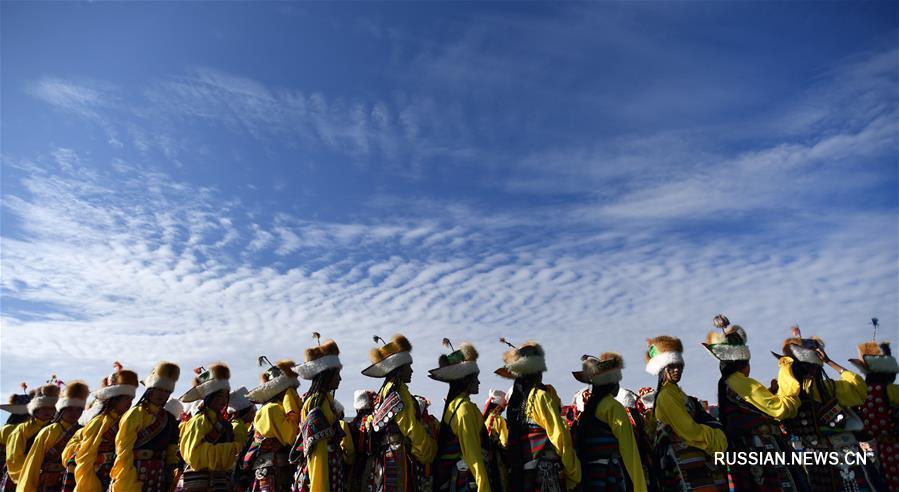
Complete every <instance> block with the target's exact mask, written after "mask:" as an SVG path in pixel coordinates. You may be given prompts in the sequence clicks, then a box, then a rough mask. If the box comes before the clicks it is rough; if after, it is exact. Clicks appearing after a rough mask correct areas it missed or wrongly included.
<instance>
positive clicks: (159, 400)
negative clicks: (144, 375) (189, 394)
mask: <svg viewBox="0 0 899 492" xmlns="http://www.w3.org/2000/svg"><path fill="white" fill-rule="evenodd" d="M171 396H172V392H171V391H167V390H164V389H162V388H148V389H147V391H146V392H144V398H143V399H144V401H147V402H149V403H152V404H153V405H156V406H157V407H162V406H163V405H165V402H167V401H169V398H170V397H171Z"/></svg>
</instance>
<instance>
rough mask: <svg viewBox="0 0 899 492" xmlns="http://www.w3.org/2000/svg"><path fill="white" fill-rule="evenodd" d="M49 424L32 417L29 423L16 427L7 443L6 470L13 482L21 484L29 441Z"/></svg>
mask: <svg viewBox="0 0 899 492" xmlns="http://www.w3.org/2000/svg"><path fill="white" fill-rule="evenodd" d="M47 422H48V421H47V420H38V419H36V418H33V417H32V418H31V419H29V420H28V421H27V422H23V423H21V424H19V425H18V426H16V428H15V429H13V431H12V433H11V434H10V435H9V438H8V439H7V441H6V470H7V472H9V478H10V479H12V481H13V482H15V483H19V477H20V476H21V474H22V467H23V466H24V465H25V458H26V457H27V456H26V453H25V447H26V446H27V445H28V440H29V439H31V438H32V437H34V436H35V435H36V434H37V433H38V432H39V431H40V430H41V429H43V428H44V426H45V425H47Z"/></svg>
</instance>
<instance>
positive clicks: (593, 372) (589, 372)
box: [571, 352, 624, 386]
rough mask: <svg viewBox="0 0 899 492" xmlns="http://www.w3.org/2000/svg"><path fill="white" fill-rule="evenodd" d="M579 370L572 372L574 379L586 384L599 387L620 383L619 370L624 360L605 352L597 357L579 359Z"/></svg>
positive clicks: (618, 355)
mask: <svg viewBox="0 0 899 492" xmlns="http://www.w3.org/2000/svg"><path fill="white" fill-rule="evenodd" d="M581 366H582V368H581V370H580V371H573V372H572V373H571V374H572V375H573V376H574V379H577V380H578V381H580V382H582V383H586V384H593V385H596V386H600V385H603V384H612V383H617V382H620V381H621V370H622V369H624V359H623V358H622V357H621V354H618V353H615V352H606V353H604V354H602V355H600V356H599V357H594V356H592V355H584V356H582V357H581Z"/></svg>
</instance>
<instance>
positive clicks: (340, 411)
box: [334, 400, 346, 418]
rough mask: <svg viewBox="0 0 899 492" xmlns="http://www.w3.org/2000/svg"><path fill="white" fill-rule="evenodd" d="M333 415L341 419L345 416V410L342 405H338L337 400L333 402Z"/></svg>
mask: <svg viewBox="0 0 899 492" xmlns="http://www.w3.org/2000/svg"><path fill="white" fill-rule="evenodd" d="M334 415H335V416H337V418H342V417H344V416H345V415H346V409H345V408H344V407H343V403H340V402H339V401H337V400H334Z"/></svg>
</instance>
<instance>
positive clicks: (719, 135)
mask: <svg viewBox="0 0 899 492" xmlns="http://www.w3.org/2000/svg"><path fill="white" fill-rule="evenodd" d="M0 9H2V21H0V22H2V34H0V36H2V39H0V40H2V48H0V49H2V73H0V82H2V93H0V97H2V99H0V103H2V108H0V137H2V142H0V143H2V149H0V150H2V183H0V191H2V209H0V212H2V215H0V218H2V224H0V241H2V243H0V244H2V272H3V275H2V278H0V288H2V290H0V301H2V313H0V316H2V318H0V320H2V328H0V329H2V332H0V336H2V342H3V343H2V348H0V355H2V361H0V364H2V367H0V368H2V374H0V376H2V381H0V390H2V392H4V393H6V392H9V391H12V390H13V389H15V387H16V386H17V385H18V383H19V382H20V381H23V380H25V381H29V382H31V383H32V384H35V383H37V382H39V381H40V380H43V379H45V378H46V377H48V376H49V373H50V372H54V371H55V372H57V373H58V374H59V375H60V376H61V377H62V378H64V379H66V378H75V377H79V378H85V379H87V380H88V381H89V382H90V383H92V384H95V383H96V382H97V381H98V380H99V378H100V377H102V375H103V374H105V373H106V372H107V371H108V370H109V366H110V365H111V362H112V361H113V360H115V359H120V360H122V362H123V363H124V364H125V365H126V366H133V367H135V368H138V369H139V370H142V371H146V370H148V369H149V368H150V367H151V365H152V364H153V363H154V362H155V361H156V360H158V359H160V358H171V359H174V360H176V361H178V362H180V363H182V365H183V366H184V368H185V369H189V368H191V367H194V366H197V365H201V364H209V363H210V362H213V361H215V360H223V361H225V362H227V363H229V364H230V365H232V366H233V367H234V369H235V371H234V372H235V374H236V381H235V383H236V384H246V385H248V386H249V385H252V384H253V383H254V381H255V376H256V374H255V373H256V372H257V370H256V368H254V367H253V363H254V361H255V356H256V355H259V354H263V353H264V354H267V355H269V356H270V357H273V358H275V357H277V358H283V357H292V358H296V359H300V358H301V357H302V349H303V348H304V347H306V346H307V344H308V343H310V342H311V338H310V336H309V335H310V334H311V332H312V331H313V330H317V331H320V332H322V334H323V335H324V336H325V337H333V338H335V339H337V341H338V342H339V343H340V344H341V346H342V347H343V352H344V364H345V366H346V367H347V369H346V370H345V371H344V372H345V375H344V379H345V383H344V386H343V387H342V388H341V391H340V393H339V396H340V397H341V398H342V399H343V400H344V401H346V402H348V401H349V395H350V393H351V391H352V390H353V389H356V388H361V387H364V386H373V385H376V384H377V381H372V380H367V378H364V377H363V376H361V375H359V374H358V369H359V368H361V366H363V365H364V363H365V360H366V354H367V349H368V348H369V345H370V344H371V343H370V336H371V335H372V334H375V333H377V334H380V335H381V336H385V337H387V336H389V335H390V334H392V333H394V332H397V331H402V332H405V333H407V334H408V335H410V337H411V338H412V340H413V343H414V344H415V346H416V348H415V351H414V354H415V356H416V364H415V366H416V368H417V370H418V372H417V373H416V378H415V381H414V384H413V389H415V390H418V391H420V392H422V393H426V394H428V395H429V396H431V397H432V398H433V399H434V400H439V399H440V396H441V395H442V393H443V391H444V390H445V388H443V387H442V386H441V385H440V384H437V383H433V382H430V381H428V380H427V378H426V377H425V372H426V371H425V370H426V369H428V368H430V367H432V366H433V365H434V364H435V363H436V356H437V354H438V353H439V351H440V350H441V347H440V342H439V340H440V338H442V337H443V336H444V335H447V334H450V335H452V336H451V338H453V339H454V340H458V341H459V342H461V341H463V340H471V341H473V342H475V343H476V344H477V346H478V347H479V349H480V351H481V354H482V359H481V366H482V370H483V377H482V380H483V382H484V384H483V386H484V389H485V390H486V388H487V387H499V386H500V385H503V386H505V385H506V384H507V383H505V382H502V381H500V380H499V379H498V378H496V377H494V376H493V375H492V374H490V372H491V371H492V369H493V368H495V366H497V365H498V364H499V362H500V353H501V352H502V350H503V347H502V346H501V345H500V344H499V343H497V342H496V339H497V338H498V337H499V336H505V337H507V338H510V339H511V340H513V341H519V342H523V341H525V340H527V339H528V338H534V339H537V340H539V341H541V342H544V343H545V345H546V346H547V349H548V351H549V365H550V372H549V373H548V375H547V377H546V380H547V381H548V382H550V383H552V384H554V385H555V386H556V387H557V388H559V390H560V393H562V395H563V400H567V399H568V395H571V394H572V393H573V392H574V391H575V390H576V388H577V385H576V384H575V382H574V380H573V379H572V378H571V377H570V375H569V373H568V372H567V371H569V370H574V369H577V366H578V364H579V358H580V355H581V354H582V353H592V354H597V353H599V352H603V351H608V350H613V351H620V352H622V353H623V354H624V356H625V360H626V362H627V363H628V369H627V370H626V371H625V379H624V384H625V385H626V386H629V387H639V386H644V385H652V383H653V381H652V378H651V377H650V376H648V375H647V374H645V373H644V372H643V370H642V365H643V361H642V352H643V350H644V348H645V342H644V340H645V338H647V337H650V336H654V335H658V334H663V333H665V334H674V335H677V336H680V337H682V338H683V339H684V341H685V344H686V345H687V347H688V349H687V373H686V376H685V386H686V388H687V389H688V391H690V392H692V393H694V394H697V395H699V396H703V397H707V398H713V395H714V389H713V388H714V385H713V383H714V381H715V380H716V374H717V370H716V364H715V363H714V361H713V360H712V358H711V357H710V356H709V355H707V354H705V353H704V351H703V350H702V349H701V347H700V346H699V342H701V341H702V340H703V339H704V337H705V333H706V332H707V331H708V330H709V329H711V318H712V317H713V316H714V315H715V314H717V313H718V312H724V313H726V314H727V315H728V316H729V317H730V318H731V319H732V320H733V321H735V322H738V323H740V324H742V325H743V326H744V327H745V328H746V329H747V331H748V332H749V334H750V345H751V347H752V349H753V351H754V352H755V353H756V354H758V355H757V357H756V362H755V364H754V366H753V372H754V374H755V375H756V376H757V377H758V378H759V379H762V380H767V379H768V378H770V377H771V376H772V375H773V374H774V367H775V364H774V361H773V360H770V358H769V357H766V354H767V353H768V351H769V350H771V349H778V348H779V347H780V343H781V341H782V339H783V338H784V337H786V336H787V334H788V327H789V326H790V324H792V323H794V322H798V323H799V324H800V325H801V326H802V327H803V330H804V332H805V333H806V334H807V335H812V334H815V335H819V336H821V337H822V338H824V339H825V340H826V341H828V342H830V343H829V346H830V347H833V348H832V352H833V353H832V355H833V356H834V358H836V359H840V360H845V359H846V358H848V357H850V356H853V355H854V346H855V344H856V343H858V342H860V341H862V340H864V339H865V338H867V337H869V336H870V332H869V330H868V329H867V328H866V323H867V321H868V319H869V318H870V317H871V316H878V317H879V318H880V319H881V321H882V324H883V327H884V328H883V330H882V331H883V332H884V333H887V334H888V335H889V336H891V337H892V338H895V336H894V335H895V334H896V322H897V305H899V294H897V291H899V287H897V224H896V213H897V167H896V162H897V140H896V136H897V124H896V121H897V118H896V117H897V97H896V86H897V85H896V84H897V68H899V65H897V54H899V52H897V45H896V39H897V7H896V4H894V3H891V2H884V3H868V2H866V3H855V2H826V3H820V4H810V3H788V4H779V3H771V2H764V3H761V2H760V3H752V2H740V3H736V4H734V3H727V4H725V3H714V2H642V3H618V2H615V3H592V4H549V3H545V4H544V3H536V2H528V3H505V2H496V3H486V4H478V3H473V2H464V3H436V2H428V3H411V2H392V3H371V2H366V3H336V4H326V3H287V2H280V3H263V4H259V3H252V4H250V3H236V2H229V3H208V2H193V3H186V4H179V3H161V4H160V3H104V2H99V3H18V2H4V3H2V4H0ZM185 379H187V378H186V376H185ZM182 386H184V387H186V386H187V382H186V381H185V382H183V384H182Z"/></svg>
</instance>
